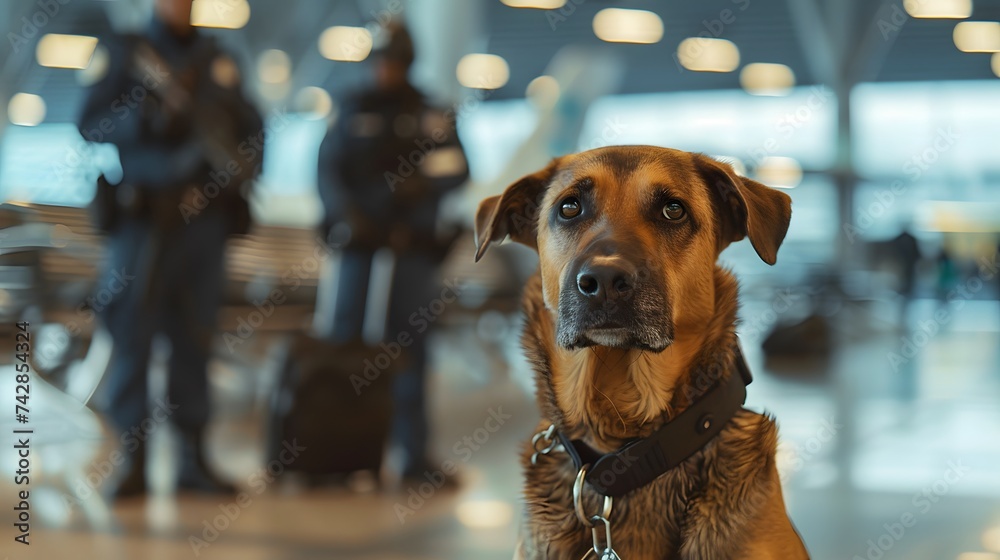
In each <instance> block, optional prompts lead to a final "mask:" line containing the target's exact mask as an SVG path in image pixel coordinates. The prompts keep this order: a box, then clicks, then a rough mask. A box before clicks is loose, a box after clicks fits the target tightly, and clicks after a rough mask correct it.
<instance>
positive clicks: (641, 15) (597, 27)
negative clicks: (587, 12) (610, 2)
mask: <svg viewBox="0 0 1000 560" xmlns="http://www.w3.org/2000/svg"><path fill="white" fill-rule="evenodd" d="M594 34H595V35H597V37H598V38H599V39H601V40H602V41H607V42H609V43H638V44H650V43H658V42H660V39H662V38H663V20H661V19H660V16H658V15H656V14H655V13H653V12H649V11H646V10H625V9H622V8H605V9H603V10H601V11H599V12H597V15H595V16H594Z"/></svg>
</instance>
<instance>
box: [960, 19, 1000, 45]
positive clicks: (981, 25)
mask: <svg viewBox="0 0 1000 560" xmlns="http://www.w3.org/2000/svg"><path fill="white" fill-rule="evenodd" d="M952 36H953V37H954V39H955V46H956V47H958V50H960V51H964V52H1000V22H996V21H963V22H961V23H959V24H958V25H956V26H955V32H954V33H953V34H952Z"/></svg>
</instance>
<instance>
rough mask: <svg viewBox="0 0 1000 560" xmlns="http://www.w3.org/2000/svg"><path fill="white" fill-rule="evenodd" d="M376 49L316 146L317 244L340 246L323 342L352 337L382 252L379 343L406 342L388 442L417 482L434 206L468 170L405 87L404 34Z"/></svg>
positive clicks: (449, 131) (432, 282)
mask: <svg viewBox="0 0 1000 560" xmlns="http://www.w3.org/2000/svg"><path fill="white" fill-rule="evenodd" d="M376 41H379V42H380V44H378V43H377V44H376V47H375V50H374V52H373V54H372V60H371V64H370V66H371V70H372V76H373V78H374V79H373V83H372V85H371V86H370V87H366V88H365V89H363V90H361V91H358V92H355V93H353V94H351V95H349V97H348V98H347V99H346V100H345V101H344V103H343V106H342V109H341V113H340V115H339V116H338V118H337V122H336V124H335V126H334V127H333V128H332V129H331V130H330V131H329V133H328V134H327V135H326V137H325V138H324V140H323V142H322V144H321V146H320V154H319V192H320V197H321V199H322V200H323V202H324V209H325V211H326V218H325V221H324V224H325V226H324V227H325V228H326V229H327V232H326V237H327V239H328V240H331V241H332V242H333V243H334V244H336V245H342V246H343V250H342V251H341V260H340V270H339V274H338V275H337V277H336V279H334V278H330V279H328V280H329V281H334V280H335V281H336V284H337V288H336V290H337V297H336V303H335V308H334V311H333V315H334V318H333V329H332V334H331V337H332V338H333V340H335V341H337V342H349V341H354V340H360V339H361V338H362V334H363V327H364V321H365V317H366V304H367V303H368V302H369V301H371V296H370V295H369V284H370V280H371V278H372V267H373V263H374V259H375V254H376V252H377V251H379V250H382V249H389V250H390V251H391V252H392V255H393V256H394V259H395V260H394V264H393V266H392V279H391V287H390V294H389V302H388V318H387V320H386V323H385V329H384V331H383V336H382V338H383V339H384V340H388V341H395V340H396V339H397V337H398V336H399V335H400V334H401V333H409V334H410V335H411V336H412V340H413V343H412V344H410V345H409V346H407V347H406V348H405V349H404V352H405V356H404V357H403V358H402V359H403V360H404V361H405V365H404V366H403V370H402V371H401V372H400V373H399V374H398V375H397V376H396V379H395V380H394V381H393V385H394V388H393V393H394V399H393V402H394V407H395V411H394V418H393V424H392V426H393V428H392V441H393V442H394V443H395V444H396V445H397V446H398V447H399V449H400V451H401V455H402V465H401V473H402V478H403V479H404V480H405V479H418V478H420V477H422V476H423V475H424V472H425V471H427V470H436V469H437V468H438V466H439V465H437V464H434V462H433V461H431V459H430V458H429V457H428V451H427V444H428V417H427V409H426V406H427V395H426V385H427V383H426V371H427V361H428V355H427V351H428V350H427V340H428V338H427V335H428V332H429V330H430V328H431V326H432V325H433V321H434V320H435V318H434V317H427V316H426V309H427V308H428V306H429V305H430V304H431V302H432V300H433V299H434V298H436V297H439V296H440V293H441V290H442V282H441V279H440V274H439V266H440V264H441V262H442V261H443V259H444V257H445V255H446V253H447V250H448V249H449V248H450V246H451V241H453V237H452V236H451V235H447V234H443V233H442V227H441V224H440V223H439V215H440V207H441V204H442V201H443V199H444V197H445V195H446V194H448V193H449V191H451V190H453V189H456V188H458V187H459V186H461V185H462V184H463V183H464V182H465V181H466V179H467V178H468V170H467V165H466V160H465V155H464V153H463V151H462V147H461V144H460V143H459V140H458V134H457V133H456V130H455V122H454V117H455V115H454V112H452V113H451V114H450V115H449V114H448V113H446V112H445V110H443V109H440V108H437V107H434V106H432V105H431V103H430V102H429V101H428V100H427V98H426V97H425V96H424V94H423V93H421V92H420V91H419V90H417V89H416V88H415V87H414V86H413V85H412V84H411V83H410V81H409V78H408V73H409V70H410V67H411V66H412V64H413V62H414V58H415V52H414V47H413V40H412V38H411V37H410V33H409V32H408V31H407V30H406V28H405V27H403V26H402V25H401V24H399V23H398V22H394V23H389V24H388V25H387V26H385V27H383V28H382V30H381V33H380V34H379V35H377V36H376ZM375 297H380V296H379V295H376V296H375ZM421 310H424V312H425V315H420V314H419V312H420V311H421ZM378 330H382V329H378Z"/></svg>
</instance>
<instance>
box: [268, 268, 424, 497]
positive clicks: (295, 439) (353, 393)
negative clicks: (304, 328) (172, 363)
mask: <svg viewBox="0 0 1000 560" xmlns="http://www.w3.org/2000/svg"><path fill="white" fill-rule="evenodd" d="M376 264H377V261H376ZM373 266H376V265H373ZM371 277H372V279H373V281H372V282H371V283H372V284H376V282H375V281H374V279H375V278H376V274H375V271H374V270H373V274H372V275H371ZM369 292H370V293H371V292H373V290H371V289H370V290H369ZM381 292H382V293H384V298H385V301H386V302H387V300H388V295H389V294H388V284H386V288H385V289H383V290H381ZM376 293H378V292H377V291H376ZM383 308H387V305H385V306H383ZM405 360H406V356H405V355H404V354H403V353H402V352H400V353H397V354H392V355H390V354H389V353H388V352H386V351H385V350H384V347H383V346H381V345H378V344H374V345H373V344H370V343H366V342H364V341H363V340H361V339H358V340H355V341H350V342H343V343H334V342H331V341H328V340H324V339H320V338H316V337H314V336H312V335H308V334H301V335H297V336H296V337H295V338H294V339H293V341H292V343H291V344H289V347H288V352H287V354H286V356H285V358H284V360H283V362H282V366H281V369H280V373H279V379H278V383H277V388H276V391H274V394H273V397H272V403H271V411H270V412H271V413H270V420H269V423H270V426H269V430H268V431H269V436H268V438H267V441H268V448H269V452H268V454H267V455H268V461H273V460H279V461H280V460H281V452H282V450H283V449H285V448H286V447H287V445H297V446H298V447H299V448H304V449H303V450H302V451H301V453H299V455H298V456H297V457H295V459H294V460H293V461H291V462H289V464H286V465H285V467H284V468H285V469H287V470H290V471H292V472H298V473H302V474H304V475H306V476H307V477H308V480H310V481H311V482H323V481H327V480H331V481H335V480H337V479H338V478H341V477H342V476H344V475H347V474H350V473H352V472H356V471H363V470H368V471H375V473H376V474H377V473H378V471H379V470H380V469H381V465H382V458H383V453H384V450H385V446H386V442H387V440H388V437H389V431H390V426H391V422H392V381H393V378H394V377H395V373H396V372H398V371H399V370H400V368H401V367H402V366H403V365H405ZM286 455H287V454H286ZM283 463H284V461H283Z"/></svg>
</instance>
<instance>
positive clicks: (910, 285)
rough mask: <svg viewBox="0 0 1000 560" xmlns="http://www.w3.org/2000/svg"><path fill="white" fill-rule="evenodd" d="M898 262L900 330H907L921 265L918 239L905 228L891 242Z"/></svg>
mask: <svg viewBox="0 0 1000 560" xmlns="http://www.w3.org/2000/svg"><path fill="white" fill-rule="evenodd" d="M890 247H891V249H892V252H893V256H894V257H895V260H896V263H895V264H896V272H897V274H898V284H897V290H898V291H899V295H900V304H899V328H900V329H905V328H906V327H907V323H908V321H909V317H910V316H909V309H910V303H911V302H912V301H913V296H914V291H915V289H916V285H917V265H918V264H920V245H919V244H918V243H917V238H916V237H914V236H913V234H912V233H910V230H909V228H908V227H906V226H904V227H903V229H902V230H901V231H900V232H899V235H897V236H896V237H894V238H893V239H892V241H891V242H890Z"/></svg>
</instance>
